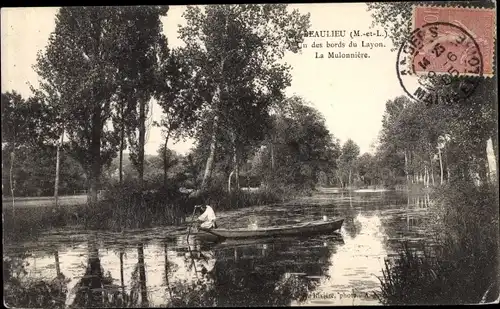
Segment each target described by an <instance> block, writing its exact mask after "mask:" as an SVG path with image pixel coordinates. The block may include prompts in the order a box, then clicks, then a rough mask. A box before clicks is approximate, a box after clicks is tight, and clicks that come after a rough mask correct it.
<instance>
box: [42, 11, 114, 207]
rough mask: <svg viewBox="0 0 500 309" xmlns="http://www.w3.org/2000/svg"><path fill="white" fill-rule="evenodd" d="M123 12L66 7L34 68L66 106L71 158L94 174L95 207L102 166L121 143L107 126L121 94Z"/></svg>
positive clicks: (91, 181)
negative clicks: (118, 91)
mask: <svg viewBox="0 0 500 309" xmlns="http://www.w3.org/2000/svg"><path fill="white" fill-rule="evenodd" d="M118 13H119V12H118V11H117V8H106V9H103V8H100V7H64V8H61V9H60V10H59V12H58V14H57V16H56V28H55V30H54V32H53V33H52V34H51V36H50V38H49V44H48V46H47V48H46V50H45V51H44V52H43V53H39V54H38V59H37V64H36V65H35V70H36V72H37V73H38V75H39V76H40V77H41V79H42V86H41V88H42V89H43V88H44V85H47V87H46V88H51V89H54V90H56V91H57V92H58V93H59V98H60V100H61V101H62V102H60V104H61V105H64V106H65V108H64V119H65V120H66V125H65V130H66V132H67V134H68V137H69V144H70V148H71V149H72V150H73V151H72V153H73V154H75V156H76V159H77V160H78V161H79V162H80V163H81V164H82V166H83V167H84V169H85V171H86V173H87V174H88V175H89V202H91V203H94V202H96V201H97V190H98V187H99V181H100V175H101V169H102V166H103V165H104V164H106V163H109V162H110V160H111V159H112V158H113V156H114V155H115V153H116V148H117V144H118V138H117V136H116V134H115V132H114V131H113V130H111V129H110V128H109V127H108V126H107V125H106V123H107V120H108V119H109V118H110V116H111V102H112V100H113V97H114V94H115V91H116V71H117V69H116V66H115V63H116V61H117V60H118V59H119V55H118V54H117V53H116V51H117V50H116V48H115V46H116V42H117V41H118V40H119V39H120V33H119V31H117V30H118V29H117V28H118V27H117V25H118V24H119V14H118ZM121 56H122V57H123V55H121ZM50 103H52V102H50Z"/></svg>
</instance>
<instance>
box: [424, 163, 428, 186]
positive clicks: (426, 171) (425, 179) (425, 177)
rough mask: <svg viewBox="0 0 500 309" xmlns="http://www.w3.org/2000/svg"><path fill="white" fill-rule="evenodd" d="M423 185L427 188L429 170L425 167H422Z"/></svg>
mask: <svg viewBox="0 0 500 309" xmlns="http://www.w3.org/2000/svg"><path fill="white" fill-rule="evenodd" d="M424 185H425V187H426V188H428V187H429V169H428V168H427V165H424Z"/></svg>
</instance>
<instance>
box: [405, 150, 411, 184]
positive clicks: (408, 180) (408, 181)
mask: <svg viewBox="0 0 500 309" xmlns="http://www.w3.org/2000/svg"><path fill="white" fill-rule="evenodd" d="M405 174H406V184H407V185H408V186H409V185H410V174H409V173H408V154H407V152H406V150H405Z"/></svg>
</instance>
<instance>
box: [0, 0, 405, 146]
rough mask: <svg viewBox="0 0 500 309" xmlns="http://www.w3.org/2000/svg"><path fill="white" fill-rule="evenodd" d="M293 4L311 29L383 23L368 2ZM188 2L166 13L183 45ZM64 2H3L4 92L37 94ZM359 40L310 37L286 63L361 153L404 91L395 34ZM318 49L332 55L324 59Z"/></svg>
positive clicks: (169, 28) (152, 134)
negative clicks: (39, 59)
mask: <svg viewBox="0 0 500 309" xmlns="http://www.w3.org/2000/svg"><path fill="white" fill-rule="evenodd" d="M289 8H290V9H298V10H299V11H300V12H301V13H303V14H306V13H310V15H311V16H310V23H311V28H310V30H313V31H316V30H317V31H323V30H346V35H347V36H349V33H350V32H351V31H352V30H359V31H360V32H361V33H364V32H367V31H374V30H377V29H379V30H380V31H381V32H383V29H382V28H381V27H379V26H375V27H374V28H371V24H372V18H371V16H370V12H368V11H367V7H366V4H364V3H333V4H326V3H322V4H290V5H289ZM184 10H185V7H184V6H171V7H170V9H169V12H168V15H167V16H166V17H164V18H163V19H162V22H163V31H164V34H165V35H166V36H167V38H168V44H169V46H171V47H176V46H181V45H182V41H181V40H180V39H178V34H177V30H178V25H179V24H180V25H182V24H184V19H183V17H182V12H183V11H184ZM57 11H58V8H53V7H48V8H43V7H37V8H2V11H1V12H2V13H1V14H2V15H1V29H2V30H1V31H2V45H1V49H2V50H1V51H2V56H1V57H2V58H1V61H2V92H6V91H12V90H15V91H17V92H19V93H20V94H21V95H23V96H24V97H28V96H30V94H31V91H30V88H29V85H30V84H31V85H33V86H35V87H36V85H37V84H38V77H37V74H36V73H35V72H34V71H33V68H32V67H33V65H34V64H35V63H36V55H37V52H38V51H40V50H43V49H44V48H45V46H46V45H47V43H48V37H49V35H50V33H51V32H52V31H54V29H55V16H56V14H57ZM341 41H343V42H344V43H345V44H346V47H345V48H326V47H323V48H312V47H311V45H312V43H313V42H316V43H322V44H323V45H326V42H329V43H338V42H341ZM349 41H351V39H350V38H349V37H344V38H332V37H330V38H312V37H308V38H305V40H304V43H306V44H308V47H307V48H303V49H302V52H301V53H298V54H293V53H291V52H290V53H288V54H286V55H285V57H284V59H283V61H285V62H286V63H288V64H289V65H290V66H291V67H292V72H291V74H292V84H291V86H290V87H288V88H287V89H286V93H287V94H288V95H298V96H301V97H303V98H304V99H305V100H307V101H308V102H310V103H311V105H312V106H314V107H315V108H316V109H317V110H318V111H320V112H321V114H322V115H323V116H324V118H325V121H326V125H327V127H328V129H329V131H330V133H331V134H332V135H333V136H334V137H336V138H338V139H339V140H340V142H341V143H344V142H345V141H346V140H347V139H348V138H350V139H352V140H353V141H354V142H356V143H357V144H358V145H359V146H360V151H361V153H364V152H373V148H372V145H373V143H374V142H376V140H377V137H378V133H379V131H380V129H381V120H382V115H383V113H384V110H385V103H386V102H387V100H389V99H393V98H395V97H396V96H399V95H404V91H403V89H402V88H401V86H400V84H399V81H398V79H397V75H396V69H395V64H396V52H391V47H392V45H391V44H392V43H391V41H390V40H389V39H388V38H383V37H382V38H380V39H378V38H373V37H371V38H356V39H355V40H354V42H356V43H357V45H358V46H357V47H356V48H349V47H348V44H349ZM361 41H364V45H367V43H368V42H371V43H376V42H379V43H382V44H384V46H385V47H378V48H373V49H370V48H369V47H362V46H361V44H362V43H361ZM358 51H359V52H362V53H365V52H366V53H369V56H370V58H367V59H337V58H331V59H329V58H327V54H328V52H335V53H337V52H344V53H353V52H358ZM316 52H318V53H322V54H324V57H325V58H316ZM151 116H152V119H153V120H159V119H160V118H161V109H160V107H159V106H158V105H157V104H152V108H151ZM162 140H163V138H162V133H161V129H160V128H155V127H150V128H149V129H148V134H147V143H146V146H145V148H146V149H145V151H146V153H147V154H152V155H154V154H156V153H157V150H158V148H159V146H160V144H161V143H162ZM192 145H193V141H192V140H186V141H179V142H174V141H170V142H169V148H170V149H173V150H176V151H177V152H179V153H186V152H188V151H189V150H190V148H191V147H192Z"/></svg>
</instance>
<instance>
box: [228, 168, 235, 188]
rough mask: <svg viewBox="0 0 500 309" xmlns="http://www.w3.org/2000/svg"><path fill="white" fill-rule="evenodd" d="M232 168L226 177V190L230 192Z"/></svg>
mask: <svg viewBox="0 0 500 309" xmlns="http://www.w3.org/2000/svg"><path fill="white" fill-rule="evenodd" d="M233 174H234V170H232V171H231V173H229V177H228V179H227V192H229V193H231V178H232V177H233Z"/></svg>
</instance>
